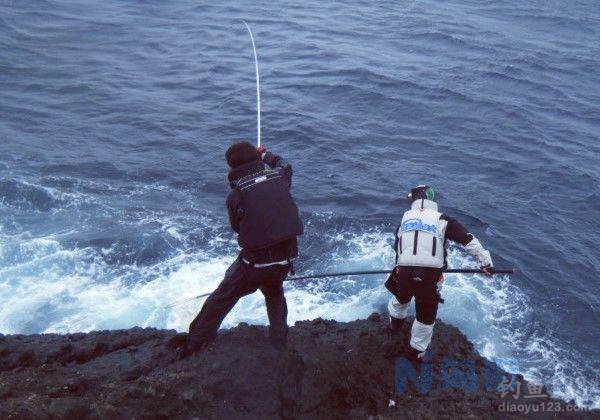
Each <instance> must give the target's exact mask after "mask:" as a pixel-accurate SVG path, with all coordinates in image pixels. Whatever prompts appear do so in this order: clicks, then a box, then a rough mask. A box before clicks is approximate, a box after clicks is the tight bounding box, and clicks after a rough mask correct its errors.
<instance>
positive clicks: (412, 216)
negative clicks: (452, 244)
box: [396, 199, 448, 268]
mask: <svg viewBox="0 0 600 420" xmlns="http://www.w3.org/2000/svg"><path fill="white" fill-rule="evenodd" d="M441 216H442V214H441V213H440V212H439V211H438V207H437V203H435V202H434V201H431V200H424V199H421V200H415V201H414V202H413V203H412V206H411V209H410V210H408V211H407V212H405V213H404V216H403V217H402V223H401V224H400V227H399V228H398V232H397V236H398V248H397V250H396V251H397V252H398V263H397V264H398V265H402V266H415V267H431V268H441V267H443V266H444V264H445V250H444V241H445V236H446V227H447V226H448V222H447V221H446V220H443V219H441Z"/></svg>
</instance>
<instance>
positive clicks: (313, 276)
mask: <svg viewBox="0 0 600 420" xmlns="http://www.w3.org/2000/svg"><path fill="white" fill-rule="evenodd" d="M392 271H393V270H366V271H341V272H336V273H322V274H311V275H308V276H301V277H295V276H291V277H288V278H286V279H285V280H284V281H298V280H309V279H323V278H328V277H345V276H364V275H375V274H390V273H391V272H392ZM515 271H516V270H515V269H514V268H509V269H492V270H489V271H488V272H487V273H489V274H492V275H493V274H514V273H515ZM444 273H449V274H487V273H486V271H485V270H483V269H481V268H447V269H445V270H444ZM211 293H212V292H211ZM208 295H210V293H204V294H201V295H198V296H194V297H191V298H188V299H185V300H180V301H178V302H174V303H172V304H170V305H167V306H164V308H172V307H174V306H177V305H179V304H182V303H185V302H191V301H193V300H196V299H201V298H203V297H206V296H208Z"/></svg>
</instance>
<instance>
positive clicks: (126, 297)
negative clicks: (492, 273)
mask: <svg viewBox="0 0 600 420" xmlns="http://www.w3.org/2000/svg"><path fill="white" fill-rule="evenodd" d="M207 3H208V2H198V1H174V2H163V1H158V0H152V1H116V0H107V1H101V2H100V1H92V0H79V1H44V0H35V1H20V0H19V1H17V0H0V333H4V334H15V333H25V334H29V333H41V332H68V331H89V330H92V329H116V328H126V327H131V326H135V325H139V326H153V327H158V328H176V329H178V330H185V329H186V328H187V325H188V323H189V322H190V320H191V319H192V318H193V316H194V315H195V313H196V312H197V311H198V309H199V305H200V304H201V302H199V301H195V302H187V303H183V304H180V305H178V306H175V307H173V308H165V306H166V305H168V304H170V303H172V302H174V301H178V300H181V299H185V298H188V297H190V296H194V295H197V294H200V293H205V292H208V291H210V290H212V289H213V288H214V287H215V286H216V285H217V284H218V282H219V281H220V279H221V278H222V275H223V273H224V270H225V269H226V268H227V266H228V264H229V263H231V261H232V260H233V259H234V258H235V256H236V252H237V245H236V242H235V238H234V236H233V234H232V233H231V231H230V229H229V226H228V220H227V216H226V213H225V208H224V201H225V197H226V194H227V192H228V185H227V183H226V173H227V167H226V164H225V161H224V152H225V150H226V148H227V147H228V146H229V145H230V144H231V143H232V142H234V141H239V140H242V139H246V140H250V141H253V142H254V141H255V140H256V114H255V112H256V102H255V101H256V96H255V94H256V92H255V84H254V83H255V79H254V62H253V55H252V47H251V44H250V38H249V36H248V33H247V32H246V29H245V27H244V25H243V24H242V22H241V20H242V19H245V20H247V21H248V23H249V24H250V26H251V27H252V28H253V31H254V36H255V38H256V43H257V48H258V55H259V62H260V71H261V78H262V80H261V82H262V84H261V92H262V101H263V103H262V106H263V113H262V118H263V124H262V129H263V133H262V135H263V142H264V144H265V145H266V146H267V148H268V149H270V150H271V151H273V152H275V153H278V154H281V155H283V156H284V157H286V158H287V159H288V160H289V161H291V162H292V163H293V165H294V169H295V181H294V195H295V197H296V199H297V201H298V204H299V206H300V207H301V211H302V216H303V218H304V220H305V225H306V226H305V227H306V229H305V230H306V234H305V235H304V236H303V237H302V240H301V254H302V258H301V261H299V262H298V264H297V271H298V272H299V273H311V272H322V271H334V270H354V269H356V270H359V269H377V268H383V267H389V266H391V264H392V262H393V253H392V250H391V248H390V245H391V243H392V242H393V231H394V228H395V226H396V225H397V223H398V222H399V220H400V218H401V215H402V213H403V211H404V210H405V208H406V207H407V206H408V201H407V200H406V198H405V196H406V193H407V191H408V190H409V189H410V188H411V187H412V186H414V185H417V184H420V183H427V184H429V185H431V186H433V187H434V188H435V189H436V190H437V191H438V192H439V197H440V199H439V201H440V206H441V208H442V209H443V210H444V211H445V212H447V213H448V214H450V215H452V216H455V217H457V218H459V219H460V220H461V221H462V222H463V223H464V224H465V225H467V226H468V227H469V229H470V230H471V232H473V233H474V234H476V235H477V236H478V237H479V238H480V240H481V242H482V243H483V244H484V245H485V246H486V247H488V248H489V249H490V250H491V251H492V255H493V257H494V259H495V263H496V266H498V267H500V266H501V267H515V268H516V269H517V270H518V274H516V275H514V276H510V277H508V276H496V277H494V278H485V277H481V276H462V275H448V276H447V277H446V282H445V283H446V284H445V289H444V297H445V298H446V303H445V304H444V305H442V307H441V310H440V313H439V317H440V318H441V319H443V320H444V321H447V322H450V323H452V324H454V325H456V326H458V327H459V328H460V329H461V330H462V331H463V332H464V333H465V334H467V336H468V337H469V338H470V339H471V340H473V342H474V343H475V345H476V348H477V349H478V350H479V351H480V352H481V353H482V354H483V355H485V356H487V357H490V358H496V359H497V360H499V361H500V362H501V363H504V364H505V366H506V365H510V366H508V367H509V368H510V369H511V370H513V371H515V370H516V371H518V372H521V373H522V374H523V375H525V376H526V377H527V378H529V379H532V380H534V381H538V382H544V383H546V384H548V385H549V386H550V387H551V389H552V391H553V392H554V394H555V395H557V396H561V397H563V398H566V399H574V400H576V401H577V402H578V403H580V404H586V405H590V406H595V407H600V386H599V384H598V369H600V350H599V342H600V333H599V328H598V324H599V321H600V319H599V318H600V316H599V315H600V314H599V311H600V302H599V297H598V296H599V292H600V286H599V284H600V283H599V281H598V276H599V269H598V267H600V251H599V245H598V244H599V243H600V229H599V222H598V220H599V218H600V159H599V158H600V108H599V104H600V71H599V69H600V3H598V1H597V0H583V1H568V2H567V1H556V0H550V1H546V0H531V1H527V2H522V1H515V0H512V1H509V0H495V1H475V0H451V1H447V2H438V1H434V0H423V1H397V2H373V1H344V2H342V1H332V2H321V1H314V0H309V1H303V2H296V1H287V0H286V1H282V2H277V3H273V2H269V1H263V0H261V1H253V2H250V1H248V2H241V1H236V2H229V3H228V4H227V5H218V2H216V3H214V5H208V4H207ZM450 264H451V266H453V267H472V266H476V264H475V262H474V261H473V260H472V259H470V258H468V257H466V256H465V255H464V254H463V253H462V252H461V251H460V250H459V249H458V248H452V249H451V251H450ZM383 280H384V279H383V278H382V277H377V276H371V277H363V278H360V277H358V278H341V279H329V280H320V281H313V282H309V283H304V284H296V285H294V284H291V283H290V284H288V285H287V286H286V287H287V296H288V304H289V307H290V321H291V322H292V323H293V322H294V321H296V320H301V319H312V318H316V317H319V316H321V317H327V318H334V319H338V320H352V319H356V318H364V317H366V316H368V314H370V313H371V312H372V311H375V310H384V308H385V304H386V302H387V299H388V293H387V292H386V291H385V289H384V288H383V287H382V282H383ZM240 321H246V322H251V323H266V313H265V309H264V304H263V299H262V297H261V296H258V295H257V296H250V297H247V298H244V299H243V300H242V301H240V303H239V304H238V306H237V307H236V309H235V310H234V311H233V312H232V313H231V314H230V315H229V316H228V318H227V319H226V321H225V323H224V326H231V325H234V324H236V323H237V322H240ZM375 357H376V355H375Z"/></svg>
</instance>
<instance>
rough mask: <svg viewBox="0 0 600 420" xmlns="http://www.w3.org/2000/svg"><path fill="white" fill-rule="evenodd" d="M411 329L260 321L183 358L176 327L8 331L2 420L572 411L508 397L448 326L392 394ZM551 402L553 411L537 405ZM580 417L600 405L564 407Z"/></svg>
mask: <svg viewBox="0 0 600 420" xmlns="http://www.w3.org/2000/svg"><path fill="white" fill-rule="evenodd" d="M409 325H410V324H409V323H407V324H406V325H405V326H404V327H403V329H402V331H400V332H398V333H390V332H389V331H388V330H387V328H386V317H383V316H380V315H379V314H373V315H371V316H370V317H369V318H368V319H367V320H362V321H354V322H349V323H339V322H335V321H328V320H323V319H316V320H314V321H303V322H298V323H296V325H295V327H293V328H291V330H290V343H289V346H288V349H287V350H286V351H284V352H278V351H276V350H275V349H274V348H273V347H271V345H270V344H269V341H268V339H267V338H266V334H265V332H266V329H265V328H264V327H258V326H248V325H246V324H240V325H239V326H238V327H236V328H233V329H231V330H228V331H224V332H222V334H221V335H220V336H219V338H218V339H217V340H216V341H215V342H214V343H212V344H211V345H210V346H209V347H208V348H207V349H206V350H205V351H204V352H203V353H200V354H197V355H193V356H190V357H188V358H185V359H182V360H178V353H177V351H176V349H175V347H176V346H175V345H173V344H174V343H175V344H176V342H178V341H181V337H178V338H177V339H175V340H174V341H172V342H171V345H170V346H167V342H168V341H169V340H170V339H172V338H173V337H174V336H175V332H174V331H159V330H154V329H141V328H134V329H131V330H124V331H99V332H92V333H89V334H69V335H50V334H49V335H32V336H0V417H1V418H69V419H71V418H134V417H135V418H136V419H140V418H157V417H165V418H167V417H169V418H170V417H180V418H194V417H199V418H348V417H349V418H368V417H369V416H381V417H384V418H414V417H423V418H431V417H447V418H450V417H473V416H475V417H498V418H500V417H504V416H505V413H504V412H503V411H502V410H503V409H506V407H509V408H510V407H517V406H518V405H519V404H521V405H523V404H526V405H529V407H530V410H532V411H533V409H534V408H532V407H533V406H536V404H537V408H538V411H537V412H535V414H536V416H537V417H540V416H542V417H543V416H546V417H553V416H554V415H557V413H555V412H554V411H555V410H556V407H563V408H565V407H566V405H565V403H563V402H559V401H557V400H553V399H550V398H540V397H538V398H534V399H531V398H530V399H527V398H525V396H526V392H524V391H521V392H520V395H516V392H515V391H514V388H516V387H518V388H519V389H520V390H525V389H527V388H528V384H527V383H526V382H525V381H523V380H522V378H517V379H515V382H514V383H513V384H512V385H513V386H514V388H513V390H511V392H510V393H509V392H505V393H504V394H505V395H502V393H501V392H499V391H498V389H497V386H498V384H499V383H500V380H501V378H502V375H503V374H504V373H503V372H501V371H499V370H498V368H497V367H496V366H495V365H492V364H491V363H490V362H488V361H486V360H485V359H483V358H481V357H480V356H479V355H478V354H477V353H476V352H475V350H474V349H473V345H472V344H471V343H470V342H469V341H468V340H467V339H466V338H465V337H464V336H463V335H462V334H461V333H460V332H459V331H458V330H457V329H456V328H454V327H452V326H449V325H446V324H444V323H443V322H441V321H438V323H437V325H436V329H435V333H434V339H433V343H432V348H431V353H432V359H431V363H428V364H425V365H423V366H422V367H421V382H418V381H416V383H415V381H407V382H406V390H403V389H400V388H399V389H396V386H395V376H394V375H395V364H396V361H397V360H398V358H400V357H402V356H403V354H404V352H405V351H406V349H407V338H408V331H409ZM399 363H400V364H399V366H405V367H406V368H407V369H408V370H406V372H408V373H411V372H413V371H412V370H411V369H412V366H411V365H406V364H405V365H403V364H402V363H401V362H399ZM428 369H429V370H428ZM413 373H414V372H413ZM428 380H430V382H427V381H428ZM402 383H403V384H404V383H405V382H402ZM423 384H424V385H423ZM428 384H429V385H428ZM517 384H518V385H517ZM420 386H422V387H423V388H419V387H420ZM500 390H501V389H500ZM515 397H516V398H515ZM551 403H552V404H556V405H555V406H554V405H550V404H551ZM541 404H545V405H543V406H542V405H541ZM523 407H525V406H523ZM548 407H552V408H553V410H554V411H552V412H550V411H546V412H540V411H543V408H546V409H547V408H548ZM582 415H588V416H594V417H598V411H595V412H589V413H582V412H562V413H560V414H559V416H560V417H561V418H563V417H569V416H571V417H573V418H575V417H581V416H582Z"/></svg>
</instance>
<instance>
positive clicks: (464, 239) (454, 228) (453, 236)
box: [441, 214, 473, 246]
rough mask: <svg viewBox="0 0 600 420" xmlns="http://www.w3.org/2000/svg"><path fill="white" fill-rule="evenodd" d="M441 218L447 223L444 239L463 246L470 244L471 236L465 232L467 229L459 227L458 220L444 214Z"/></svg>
mask: <svg viewBox="0 0 600 420" xmlns="http://www.w3.org/2000/svg"><path fill="white" fill-rule="evenodd" d="M441 218H442V219H443V220H446V221H447V222H448V226H447V227H446V238H448V239H450V240H451V241H454V242H458V243H459V244H461V245H463V246H464V245H467V244H468V243H469V242H471V240H472V239H473V235H471V234H470V233H469V232H467V229H466V228H465V227H464V226H463V225H461V224H460V223H459V222H458V220H456V219H454V218H452V217H450V216H447V215H445V214H443V215H442V217H441Z"/></svg>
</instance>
